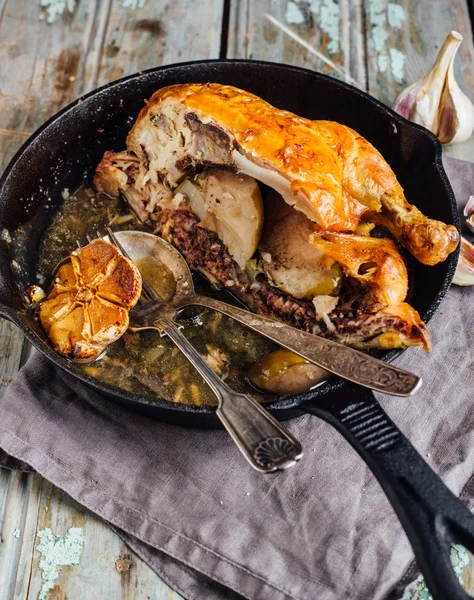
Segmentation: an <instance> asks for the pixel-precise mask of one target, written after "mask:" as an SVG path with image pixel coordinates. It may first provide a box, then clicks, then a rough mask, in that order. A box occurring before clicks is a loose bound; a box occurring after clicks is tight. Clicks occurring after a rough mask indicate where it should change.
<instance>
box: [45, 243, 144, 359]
mask: <svg viewBox="0 0 474 600" xmlns="http://www.w3.org/2000/svg"><path fill="white" fill-rule="evenodd" d="M140 294H141V276H140V273H139V271H138V269H137V268H136V267H135V265H134V264H133V263H132V262H131V261H130V260H128V259H127V258H125V257H123V256H122V255H121V254H120V253H119V252H118V250H117V249H116V248H115V246H113V245H112V244H110V243H108V242H106V241H104V240H101V239H97V240H94V241H92V242H91V243H90V244H88V245H87V246H84V247H83V248H81V249H80V250H76V251H74V252H73V253H72V254H71V256H70V262H66V263H65V264H64V265H62V266H61V267H60V268H59V269H58V271H57V273H56V274H55V278H54V281H53V286H52V288H51V291H50V292H49V294H48V296H47V298H46V300H44V302H42V303H41V304H40V307H39V317H40V321H41V324H42V326H43V328H44V329H45V331H46V333H47V334H48V337H49V339H50V340H51V342H52V344H53V346H54V348H55V349H56V350H57V351H58V352H60V353H61V354H64V355H65V356H67V357H69V358H72V359H75V360H92V359H94V358H96V357H97V356H99V354H100V353H101V352H102V351H103V350H104V349H105V348H106V346H107V345H108V344H111V343H112V342H114V341H115V340H117V339H118V338H119V337H121V336H122V335H123V334H124V333H125V331H126V330H127V327H128V311H129V310H130V309H131V308H132V307H133V306H135V304H136V303H137V301H138V298H139V297H140Z"/></svg>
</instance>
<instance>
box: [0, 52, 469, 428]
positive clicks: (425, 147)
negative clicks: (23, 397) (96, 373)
mask: <svg viewBox="0 0 474 600" xmlns="http://www.w3.org/2000/svg"><path fill="white" fill-rule="evenodd" d="M207 81H210V82H219V83H224V84H231V85H234V86H237V87H240V88H243V89H245V90H248V91H250V92H253V93H254V94H257V95H259V96H261V97H262V98H264V99H265V100H267V101H268V102H270V103H271V104H273V105H275V106H277V107H279V108H283V109H287V110H290V111H292V112H294V113H296V114H299V115H302V116H305V117H307V118H310V119H331V120H335V121H339V122H341V123H344V124H346V125H349V126H350V127H353V128H354V129H355V130H356V131H358V132H359V133H360V134H361V135H363V136H364V137H366V138H367V139H368V140H369V141H370V142H372V143H373V144H374V145H375V147H376V148H377V149H378V150H379V151H380V152H381V153H382V154H383V156H384V157H385V159H386V160H387V161H388V162H389V164H390V165H391V167H392V168H393V170H394V171H395V173H396V175H397V177H398V179H399V181H400V182H401V184H402V186H403V187H404V189H405V192H406V196H407V198H408V200H409V201H410V202H411V203H413V204H415V205H416V206H418V207H419V208H420V210H422V211H423V212H424V213H425V214H427V215H428V216H430V217H433V218H436V219H440V220H442V221H445V222H447V223H454V224H455V225H456V226H458V228H459V222H458V216H457V211H456V205H455V201H454V196H453V193H452V190H451V187H450V185H449V182H448V180H447V178H446V175H445V173H444V170H443V168H442V165H441V146H440V144H439V142H438V141H437V139H436V138H435V137H434V136H433V135H431V134H430V133H429V132H428V131H427V130H425V129H423V128H421V127H418V126H416V125H413V124H412V123H409V122H408V121H406V120H405V119H403V118H401V117H399V116H398V115H397V114H395V113H394V112H393V111H391V110H390V109H388V108H387V107H386V106H384V105H382V104H381V103H379V102H378V101H376V100H374V99H373V98H371V97H369V96H368V95H366V94H365V93H363V92H361V91H359V90H357V89H355V88H353V87H351V86H349V85H346V84H344V83H341V82H339V81H337V80H335V79H332V78H331V77H328V76H324V75H321V74H319V73H315V72H312V71H308V70H305V69H299V68H296V67H289V66H284V65H278V64H272V63H263V62H250V61H228V60H227V61H204V62H197V63H186V64H182V65H176V66H171V67H162V68H158V69H153V70H150V71H148V72H144V73H142V74H139V75H134V76H131V77H128V78H125V79H122V80H120V81H117V82H115V83H112V84H109V85H108V86H105V87H103V88H101V89H99V90H97V91H95V92H92V93H91V94H89V95H87V96H85V97H84V98H82V99H79V100H78V101H76V102H75V103H73V104H72V105H70V106H68V107H67V108H65V109H64V110H63V111H62V112H61V113H59V114H58V115H56V116H55V117H53V118H52V119H51V120H50V121H49V122H48V123H46V124H45V125H44V126H43V127H42V128H41V129H40V130H39V131H38V132H37V133H36V134H35V135H33V136H32V137H31V138H30V139H29V140H28V141H27V142H26V144H25V145H24V146H23V147H22V148H21V149H20V151H19V152H18V153H17V155H16V156H15V157H14V159H13V160H12V162H11V163H10V165H9V167H8V168H7V170H6V171H5V173H4V175H3V177H2V179H1V180H0V227H1V232H0V233H1V239H2V241H1V242H0V303H1V304H3V305H4V308H1V310H2V312H3V314H5V315H6V316H7V317H9V318H11V319H12V320H14V321H15V322H16V323H17V324H18V325H19V326H20V327H21V328H22V329H23V330H24V331H25V333H26V335H27V336H28V337H29V339H30V340H31V341H32V342H33V344H34V345H35V346H36V347H38V348H39V349H40V350H41V351H42V352H44V353H45V354H47V355H48V356H49V357H50V358H51V359H52V360H53V361H54V362H55V363H56V364H58V365H59V366H60V367H62V368H64V369H67V370H69V371H72V372H73V373H74V374H75V375H76V376H78V377H80V378H81V379H83V380H84V381H86V382H87V383H88V384H89V385H92V386H93V387H95V388H96V389H98V390H99V391H100V392H101V393H105V394H107V395H110V396H111V397H113V398H114V399H115V400H116V401H119V402H122V403H124V404H126V405H127V406H129V407H131V408H133V409H136V410H139V411H140V412H145V413H147V414H151V415H153V416H156V417H158V418H160V419H164V420H168V421H172V422H179V423H181V424H187V425H194V426H199V425H202V426H214V425H215V424H216V420H215V417H214V415H213V409H210V408H206V407H203V408H196V407H192V406H187V405H179V404H178V405H174V404H172V403H169V402H166V401H162V400H160V399H156V401H155V402H152V403H151V402H150V399H149V398H145V397H143V396H137V395H133V394H130V393H128V392H124V391H123V390H120V389H118V388H114V387H112V386H109V385H108V384H104V383H102V382H100V381H98V380H95V379H93V378H91V377H89V376H87V375H85V374H84V373H83V372H82V371H80V370H79V369H77V368H75V367H74V365H71V363H69V362H68V361H66V360H64V359H62V358H61V357H60V356H58V355H57V354H56V353H55V352H53V351H51V350H50V349H49V347H48V345H47V342H46V340H45V336H44V334H43V332H42V331H41V328H40V327H39V326H38V324H37V323H36V321H34V319H33V318H32V316H31V314H30V313H29V312H28V310H27V309H26V308H25V302H24V297H23V290H25V289H26V288H27V287H28V286H29V285H31V284H33V283H35V266H36V258H37V248H38V244H39V241H40V239H41V237H42V235H43V232H44V230H45V228H46V227H47V225H48V223H49V221H50V219H51V216H52V214H53V213H54V211H55V209H56V207H57V206H58V205H59V204H60V202H61V200H62V197H61V192H62V190H63V189H64V188H65V187H67V188H69V189H75V188H77V187H78V186H79V185H80V184H81V182H82V181H83V180H84V178H86V179H87V178H90V176H91V174H92V173H93V171H94V169H95V166H96V165H97V163H98V162H99V160H100V159H101V157H102V155H103V153H104V152H105V151H106V150H121V149H123V148H124V147H125V138H126V135H127V132H128V131H129V129H130V128H131V126H132V124H133V122H134V120H135V118H136V117H137V115H138V113H139V111H140V109H141V108H142V107H143V104H144V100H145V99H146V98H148V97H149V96H151V94H152V93H153V92H154V91H155V90H157V89H158V88H160V87H163V86H166V85H170V84H174V83H182V82H207ZM7 231H8V234H7ZM9 236H10V237H12V238H13V239H14V243H6V242H5V239H8V237H9ZM456 259H457V255H455V254H454V255H451V257H450V258H449V259H448V260H447V261H446V262H445V263H442V264H440V265H437V266H435V267H426V266H424V265H422V264H421V263H418V262H417V261H413V263H414V273H413V287H412V290H411V303H412V305H413V306H414V307H415V308H416V309H417V310H418V311H419V312H420V314H421V315H422V316H423V317H424V319H425V320H429V319H430V317H431V316H432V314H433V312H434V311H435V310H436V308H437V306H438V304H439V302H440V301H441V298H442V297H443V296H444V293H445V292H446V289H447V287H448V286H449V283H450V281H451V278H452V275H453V273H454V269H455V264H456ZM13 261H14V262H13ZM12 264H14V265H15V266H14V268H12ZM394 355H396V352H391V353H385V355H384V358H386V359H387V360H388V359H391V358H392V357H393V356H394ZM341 385H343V383H342V381H341V380H334V381H333V382H331V383H327V384H325V385H323V386H321V387H320V388H318V389H317V390H315V391H314V392H312V393H310V394H309V395H308V394H306V395H302V396H297V397H293V398H286V399H281V400H278V401H275V402H273V403H271V404H270V407H271V409H272V410H273V411H275V412H276V413H277V414H278V415H279V416H280V417H281V418H286V417H291V416H294V415H295V414H297V411H296V412H295V409H296V408H297V406H298V404H299V403H300V402H302V401H307V400H308V399H310V398H315V397H317V395H319V394H321V393H328V392H330V391H331V390H332V389H334V387H340V386H341ZM185 415H187V416H188V417H189V418H187V417H186V416H185Z"/></svg>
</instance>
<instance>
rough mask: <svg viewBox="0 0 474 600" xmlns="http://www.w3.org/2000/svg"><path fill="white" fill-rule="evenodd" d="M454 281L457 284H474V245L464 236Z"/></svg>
mask: <svg viewBox="0 0 474 600" xmlns="http://www.w3.org/2000/svg"><path fill="white" fill-rule="evenodd" d="M453 283H454V284H456V285H474V245H472V244H471V242H468V241H467V240H466V238H463V237H462V238H461V253H460V255H459V262H458V266H457V267H456V273H455V274H454V279H453Z"/></svg>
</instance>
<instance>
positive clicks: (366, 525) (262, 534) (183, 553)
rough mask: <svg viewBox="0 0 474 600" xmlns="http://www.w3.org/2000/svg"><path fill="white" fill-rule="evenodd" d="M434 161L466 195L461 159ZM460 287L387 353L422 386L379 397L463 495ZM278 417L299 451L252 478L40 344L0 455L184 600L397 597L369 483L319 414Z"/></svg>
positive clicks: (393, 563)
mask: <svg viewBox="0 0 474 600" xmlns="http://www.w3.org/2000/svg"><path fill="white" fill-rule="evenodd" d="M445 162H446V168H447V170H448V172H449V175H450V177H451V180H452V183H453V185H454V187H455V189H456V192H457V198H458V201H459V204H460V206H461V205H464V204H465V202H466V200H467V197H468V195H469V193H470V191H473V192H474V165H473V164H470V163H465V162H461V161H454V160H446V161H445ZM473 294H474V290H471V289H469V288H464V289H462V288H453V289H451V290H450V292H449V294H448V296H447V298H446V300H445V301H444V303H443V305H442V307H441V309H440V311H438V313H437V314H436V316H435V317H434V319H433V320H432V322H431V323H430V330H431V333H432V336H433V344H434V351H433V352H432V353H431V354H427V353H425V352H424V351H422V350H416V349H410V350H408V351H407V352H405V353H404V354H403V356H402V357H401V358H400V359H399V360H398V364H399V365H400V366H402V367H405V368H409V369H412V370H414V371H416V372H417V373H420V374H421V375H422V376H423V379H424V385H423V387H422V389H421V391H420V392H419V393H418V394H417V395H416V396H415V397H414V398H411V399H400V398H391V397H387V396H380V397H379V400H380V402H381V404H382V405H383V407H384V408H385V409H386V410H387V412H388V413H389V415H390V416H391V417H392V419H393V420H394V421H395V422H396V423H397V424H398V425H399V427H400V428H401V429H402V431H403V432H404V433H405V434H406V435H407V437H408V438H409V439H410V440H411V441H412V442H413V444H414V445H415V446H416V447H417V449H418V450H419V452H421V454H422V455H423V456H424V457H426V460H427V461H428V463H429V464H430V465H431V466H432V467H433V468H434V470H435V471H436V472H437V473H439V474H440V475H441V477H442V478H443V479H444V481H445V482H446V483H447V485H448V486H449V487H450V488H451V489H452V490H453V491H454V492H455V493H456V494H460V493H461V492H463V490H464V492H463V499H464V500H465V502H467V504H468V505H469V506H470V507H472V506H473V505H474V489H473V488H474V486H473V485H471V486H469V482H470V481H471V478H472V475H473V473H474V410H472V396H473V393H472V392H473V385H474V364H473V363H474V359H473V357H472V353H471V350H470V349H471V348H472V347H474V345H473V342H474V315H473V312H472V309H471V305H472V300H473V298H474V295H473ZM471 327H473V329H471ZM288 427H289V429H290V430H291V431H292V432H293V433H294V434H295V435H296V437H297V438H298V439H300V440H301V442H302V443H303V446H304V448H305V451H306V454H305V456H304V458H303V460H302V461H301V463H300V464H299V465H298V466H297V467H296V468H293V469H291V470H290V471H288V472H285V473H280V474H277V475H274V476H262V475H259V474H256V473H254V472H253V471H252V470H251V469H250V468H249V467H248V466H247V464H246V463H245V462H244V460H243V459H242V458H241V457H240V456H239V455H238V453H237V451H236V449H235V447H234V445H233V443H232V442H231V441H230V439H229V437H228V436H227V434H226V433H225V432H222V431H200V430H191V429H182V428H179V427H173V426H170V425H165V424H162V423H158V422H154V421H152V420H150V419H148V418H146V417H142V416H139V415H136V414H131V413H129V412H128V411H127V410H125V409H124V408H121V407H120V406H118V405H115V404H113V403H112V402H110V401H109V400H106V399H104V398H102V397H100V396H98V395H97V394H96V393H94V392H93V391H91V390H90V389H88V388H86V387H84V386H82V385H80V384H79V383H78V382H77V381H76V380H74V379H73V378H72V377H71V376H70V375H68V374H67V373H64V372H62V371H60V370H57V369H55V368H54V367H53V365H51V364H49V363H48V362H47V361H46V360H45V359H44V358H43V357H41V356H40V355H39V354H37V353H34V355H33V356H32V358H31V359H30V360H29V361H28V363H27V365H26V366H25V367H24V368H23V369H22V370H21V372H20V373H19V375H18V377H17V378H16V380H15V381H14V382H13V383H12V384H11V385H10V386H9V388H8V389H7V391H6V394H5V397H4V399H3V401H2V402H1V403H0V447H1V448H3V451H4V453H3V455H2V456H3V461H4V462H3V464H4V465H5V466H7V467H10V468H21V467H24V468H28V466H30V467H31V468H33V469H35V470H36V471H38V472H39V473H41V474H42V475H43V476H44V477H46V478H47V479H49V480H50V481H52V482H53V483H54V484H56V485H57V486H59V487H60V488H62V489H63V490H65V491H66V492H67V493H68V494H70V495H71V496H72V497H73V498H75V499H76V500H77V501H79V502H80V503H82V504H83V505H84V506H86V507H88V508H89V509H90V510H92V511H94V512H95V513H97V514H98V515H100V516H101V517H103V518H104V519H106V520H107V521H108V522H109V523H110V524H111V526H113V527H114V528H115V529H116V530H117V531H118V532H119V534H120V535H121V536H122V537H123V538H124V540H125V541H126V542H127V543H128V544H129V545H130V547H131V548H132V549H133V550H134V551H135V552H137V554H139V555H140V556H141V557H142V558H143V559H144V560H145V561H146V562H147V563H148V564H149V565H150V566H151V567H152V568H153V569H154V570H155V571H156V572H157V573H158V574H159V575H160V576H161V577H162V578H163V579H164V580H165V581H166V582H167V583H168V584H169V585H170V586H171V587H173V588H174V589H175V590H177V591H178V592H179V593H181V594H182V595H183V596H184V597H185V598H187V599H189V600H191V599H193V600H194V599H196V600H197V599H205V600H223V599H226V600H232V599H237V598H242V597H244V598H249V599H258V600H260V599H267V598H271V599H272V600H283V599H285V600H287V599H290V598H292V599H298V600H315V599H318V600H336V599H337V600H341V599H344V598H351V599H352V600H369V599H371V600H378V599H382V598H385V597H387V595H388V594H390V595H391V596H392V597H398V596H397V594H398V593H399V590H400V584H399V582H400V580H401V578H402V577H403V576H404V575H406V574H407V569H408V568H409V566H410V564H411V563H412V560H413V554H412V552H411V549H410V546H409V544H408V541H407V539H406V537H405V535H404V533H403V531H402V529H401V527H400V525H399V523H398V521H397V519H396V517H395V515H394V513H393V511H392V509H391V507H390V505H389V504H388V502H387V500H386V499H385V496H384V495H383V493H382V492H381V490H380V488H379V485H378V483H377V482H376V481H375V480H374V478H373V477H372V475H371V474H370V472H369V470H368V468H367V467H366V466H365V464H364V463H363V462H362V461H361V460H360V459H359V458H358V456H357V455H356V454H355V452H354V451H353V450H352V448H350V447H349V445H348V444H347V443H346V442H345V440H344V439H342V438H341V437H340V435H339V434H338V433H337V432H336V431H334V430H333V429H332V428H331V427H330V426H329V425H328V424H326V423H324V422H321V421H319V420H318V419H316V418H314V417H310V416H304V417H301V418H299V419H297V420H294V421H292V422H290V423H288ZM11 457H14V458H11ZM18 461H22V463H25V464H23V465H22V464H21V462H20V463H19V462H18ZM412 575H413V573H412ZM397 584H398V588H397ZM394 594H395V596H394Z"/></svg>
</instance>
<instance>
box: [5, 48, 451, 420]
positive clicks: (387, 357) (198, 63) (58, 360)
mask: <svg viewBox="0 0 474 600" xmlns="http://www.w3.org/2000/svg"><path fill="white" fill-rule="evenodd" d="M205 65H230V66H232V65H243V66H244V67H245V66H251V65H253V66H261V67H263V68H264V69H268V68H270V69H271V68H275V67H278V68H279V69H284V70H286V71H296V72H298V73H304V74H306V75H310V76H311V77H314V78H316V79H319V80H323V81H324V80H327V81H330V82H331V83H332V85H336V86H339V87H340V88H342V89H343V90H344V91H346V92H350V93H351V94H357V95H358V96H360V97H361V98H362V99H363V100H364V101H365V102H368V103H370V104H371V105H373V106H374V107H375V108H376V109H378V110H380V111H382V112H383V113H386V114H387V115H388V116H390V117H391V118H392V119H394V120H395V121H396V122H398V124H402V125H403V126H405V127H408V128H411V129H413V130H415V131H418V133H419V134H421V135H423V136H425V137H426V138H427V140H428V142H429V143H431V145H432V147H433V160H432V162H431V164H432V165H433V166H434V167H435V169H436V171H437V172H438V175H439V176H440V178H441V181H442V183H443V184H444V189H445V190H446V193H447V197H448V199H449V203H450V208H451V215H452V220H453V225H454V226H455V227H456V228H457V229H458V231H459V232H460V227H461V224H460V218H459V214H458V209H457V204H456V199H455V196H454V192H453V190H452V188H451V184H450V182H449V179H448V177H447V174H446V171H445V170H444V166H443V163H442V145H441V142H440V141H439V140H438V138H437V137H436V136H435V135H434V134H433V133H431V132H430V131H429V130H428V129H426V128H425V127H423V126H421V125H418V124H416V123H412V122H411V121H409V120H407V119H405V118H404V117H402V116H401V115H399V114H398V113H396V112H395V111H394V110H393V109H392V108H390V107H389V106H387V105H386V104H384V103H383V102H381V101H380V100H378V99H376V98H374V97H373V96H371V95H370V94H368V93H367V92H366V91H364V90H361V89H359V88H357V87H355V86H353V85H351V84H349V83H346V82H345V81H341V80H339V79H337V78H336V77H332V76H331V75H327V74H325V73H320V72H318V71H314V70H311V69H308V68H304V67H297V66H294V65H287V64H283V63H278V62H272V61H261V60H245V59H228V58H226V59H206V60H195V61H187V62H182V63H172V64H169V65H161V66H159V67H152V68H150V69H146V70H144V71H138V72H137V73H133V74H131V75H127V76H125V77H122V78H120V79H117V80H115V81H111V82H109V83H106V84H105V85H103V86H101V87H99V88H96V89H94V90H91V91H90V92H88V93H87V94H84V95H82V96H80V97H79V98H77V99H76V100H74V101H73V102H71V103H70V104H68V105H67V106H65V107H64V108H62V109H61V110H60V111H58V112H57V113H55V114H54V115H52V116H51V117H50V118H49V119H48V120H47V121H46V122H45V123H43V124H42V125H41V126H40V127H39V128H38V129H36V130H35V131H34V132H33V133H32V135H31V136H30V137H29V138H28V139H27V140H26V141H25V142H24V143H23V144H22V145H21V147H20V148H19V149H18V151H17V152H16V153H15V154H14V156H13V157H12V159H11V160H10V161H9V163H8V165H7V167H6V168H5V170H4V172H3V173H2V175H1V177H0V190H1V189H2V187H3V186H4V184H5V182H6V181H7V179H8V177H9V175H10V173H11V172H12V170H13V169H14V167H15V165H16V163H17V162H18V160H19V158H20V157H21V156H22V155H23V154H24V153H25V152H26V151H27V149H28V148H29V146H30V145H31V144H32V143H33V142H34V141H35V140H36V139H37V138H38V137H40V135H41V134H42V133H43V132H44V131H45V130H46V129H48V128H49V127H50V126H51V125H52V124H54V123H55V122H56V121H57V120H58V119H60V118H61V117H62V116H63V115H65V114H66V113H68V112H70V111H72V110H74V109H76V108H77V107H78V106H79V105H81V104H82V103H84V102H85V101H86V100H88V99H90V98H92V97H94V96H97V95H99V94H103V93H104V92H107V91H108V90H109V89H112V88H114V87H116V86H119V85H120V84H123V83H126V82H127V81H132V80H134V79H138V78H141V77H146V76H147V75H149V74H153V73H158V72H160V71H167V70H172V69H180V68H187V67H191V68H192V67H202V66H205ZM144 101H145V99H144ZM459 252H460V246H458V248H457V249H456V250H455V251H454V252H453V253H452V254H451V255H450V256H449V257H448V258H447V259H446V261H445V262H446V263H447V270H446V275H445V277H444V281H443V285H442V286H441V287H440V288H439V290H438V292H437V294H436V296H435V297H434V299H433V302H432V303H431V305H430V307H429V309H428V310H427V311H426V313H425V314H424V315H423V320H424V321H425V322H429V321H430V320H431V318H432V316H433V315H434V313H435V312H436V311H437V309H438V308H439V305H440V303H441V302H442V300H443V298H444V296H445V295H446V293H447V291H448V289H449V286H450V284H451V281H452V279H453V277H454V273H455V270H456V265H457V260H458V255H459ZM2 313H3V314H4V315H5V316H6V317H7V318H9V319H11V320H12V321H13V322H14V323H15V324H16V325H17V326H18V327H19V328H20V329H21V330H22V332H23V334H24V335H25V336H26V338H27V339H28V340H29V341H30V342H31V343H32V345H33V346H34V347H35V348H36V349H37V350H39V351H40V352H41V353H42V354H44V355H45V356H46V357H47V358H48V359H50V360H51V361H52V362H53V363H54V364H55V365H57V366H59V367H60V368H61V369H62V370H63V371H65V372H67V373H70V374H71V375H73V376H74V377H77V378H78V379H79V380H81V381H83V382H84V383H85V384H86V385H88V386H89V387H92V388H94V390H95V391H96V392H97V393H101V392H102V393H105V394H107V395H108V396H113V397H116V398H117V400H118V398H121V399H124V400H126V401H128V402H132V403H134V404H135V405H139V406H142V407H151V408H156V409H157V410H163V409H164V410H166V411H169V412H173V413H179V412H185V413H188V414H189V413H194V414H196V415H209V414H213V413H215V407H213V406H206V405H203V406H194V405H190V404H182V403H174V402H170V401H168V400H165V399H163V398H159V399H157V398H155V399H154V400H153V401H147V397H146V396H142V395H140V394H134V393H132V392H128V391H127V390H124V389H122V388H119V387H116V386H113V385H110V384H107V383H106V382H102V381H101V380H99V379H96V378H94V377H92V376H89V375H87V374H86V373H85V372H83V371H74V372H72V363H71V362H70V361H68V360H67V359H66V358H63V357H62V356H60V355H59V354H58V353H57V352H56V351H54V350H53V349H52V348H50V347H49V346H47V345H46V344H45V343H44V342H43V341H42V340H41V341H40V342H38V337H37V336H36V335H35V333H34V332H33V331H32V330H31V329H30V328H29V327H28V325H27V324H26V323H25V321H24V320H23V319H22V318H21V316H20V311H17V310H15V309H13V308H11V307H8V306H4V305H0V314H2ZM402 352H404V350H390V351H386V352H384V353H383V355H381V356H380V358H381V359H382V360H384V361H385V362H391V361H392V360H394V359H395V358H396V357H397V356H399V355H400V354H401V353H402ZM345 385H347V382H346V381H345V380H343V379H342V378H339V377H336V378H333V377H331V378H329V380H328V381H326V382H323V383H322V384H321V386H317V387H316V388H314V389H313V390H310V391H309V392H306V393H304V394H298V395H296V396H282V397H279V398H276V399H274V400H270V401H268V402H266V403H265V407H266V408H267V409H270V410H271V411H273V412H279V411H280V410H282V411H285V410H288V409H293V408H297V407H298V406H299V405H300V404H303V403H305V402H309V401H310V400H314V399H315V398H316V397H317V396H319V395H320V394H321V393H322V394H323V395H325V394H328V393H331V392H332V391H335V390H337V389H340V388H343V387H344V386H345ZM320 388H321V389H320Z"/></svg>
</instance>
